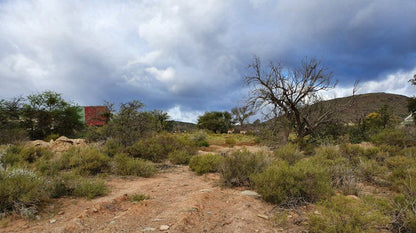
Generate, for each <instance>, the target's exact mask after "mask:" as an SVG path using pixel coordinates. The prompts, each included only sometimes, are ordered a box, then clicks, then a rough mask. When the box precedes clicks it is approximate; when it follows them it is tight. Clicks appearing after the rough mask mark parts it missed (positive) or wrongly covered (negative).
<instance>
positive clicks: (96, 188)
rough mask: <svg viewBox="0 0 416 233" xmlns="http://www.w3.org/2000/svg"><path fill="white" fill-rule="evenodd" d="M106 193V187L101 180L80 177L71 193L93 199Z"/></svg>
mask: <svg viewBox="0 0 416 233" xmlns="http://www.w3.org/2000/svg"><path fill="white" fill-rule="evenodd" d="M107 193H108V189H107V187H106V186H105V184H104V181H102V180H96V179H82V180H80V182H79V183H78V185H77V186H76V187H75V189H74V191H73V193H72V194H73V195H74V196H76V197H85V198H87V199H93V198H95V197H100V196H104V195H106V194H107Z"/></svg>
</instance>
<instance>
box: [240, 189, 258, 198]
mask: <svg viewBox="0 0 416 233" xmlns="http://www.w3.org/2000/svg"><path fill="white" fill-rule="evenodd" d="M240 195H242V196H250V197H260V194H258V193H257V192H254V191H251V190H244V191H241V192H240Z"/></svg>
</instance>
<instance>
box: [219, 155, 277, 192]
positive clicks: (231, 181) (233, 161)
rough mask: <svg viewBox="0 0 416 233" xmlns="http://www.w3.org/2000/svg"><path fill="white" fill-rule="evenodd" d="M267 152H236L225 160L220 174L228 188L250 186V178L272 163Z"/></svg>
mask: <svg viewBox="0 0 416 233" xmlns="http://www.w3.org/2000/svg"><path fill="white" fill-rule="evenodd" d="M270 160H271V159H270V158H269V156H268V155H267V154H266V153H265V152H257V153H251V152H249V151H247V150H241V151H236V152H234V153H232V154H231V155H230V156H227V157H225V158H224V160H223V162H222V164H221V167H220V173H221V176H222V179H223V181H224V184H225V185H226V186H250V185H251V184H252V181H251V180H250V176H252V175H253V174H257V173H260V172H262V171H263V170H264V169H265V168H266V167H267V166H268V165H269V163H270Z"/></svg>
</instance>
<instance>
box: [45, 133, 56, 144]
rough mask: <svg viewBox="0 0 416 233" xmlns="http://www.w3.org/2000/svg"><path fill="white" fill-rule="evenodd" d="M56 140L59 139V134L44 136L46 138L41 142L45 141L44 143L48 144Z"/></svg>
mask: <svg viewBox="0 0 416 233" xmlns="http://www.w3.org/2000/svg"><path fill="white" fill-rule="evenodd" d="M58 138H59V134H56V133H52V134H49V135H48V136H46V137H45V138H44V139H43V141H45V142H50V141H51V140H56V139H58Z"/></svg>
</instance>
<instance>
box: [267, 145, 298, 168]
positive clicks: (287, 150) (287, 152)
mask: <svg viewBox="0 0 416 233" xmlns="http://www.w3.org/2000/svg"><path fill="white" fill-rule="evenodd" d="M274 155H275V156H276V157H277V158H279V159H282V160H285V161H287V162H288V163H289V164H290V165H293V164H295V163H296V162H297V161H299V160H301V159H302V158H303V157H305V156H304V155H303V154H302V152H300V150H299V149H298V147H297V146H296V145H295V144H286V145H284V146H282V147H279V148H278V149H277V150H275V152H274Z"/></svg>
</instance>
